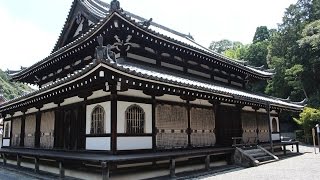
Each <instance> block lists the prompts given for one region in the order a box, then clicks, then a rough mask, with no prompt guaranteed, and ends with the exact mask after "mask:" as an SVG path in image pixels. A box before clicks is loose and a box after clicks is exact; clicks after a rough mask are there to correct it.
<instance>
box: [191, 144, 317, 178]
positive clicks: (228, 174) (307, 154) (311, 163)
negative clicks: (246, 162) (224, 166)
mask: <svg viewBox="0 0 320 180" xmlns="http://www.w3.org/2000/svg"><path fill="white" fill-rule="evenodd" d="M313 150H314V149H313V147H307V146H300V152H301V153H303V154H302V155H298V156H294V157H288V158H282V159H281V158H280V159H281V160H280V161H277V162H273V163H269V164H264V165H260V166H257V167H252V168H235V169H232V170H229V171H225V172H219V173H213V174H209V175H204V176H199V177H197V178H196V179H203V180H233V179H234V180H242V179H243V180H248V179H259V180H264V179H265V180H278V179H281V180H282V179H290V180H319V179H320V171H319V167H320V154H319V153H318V154H314V151H313Z"/></svg>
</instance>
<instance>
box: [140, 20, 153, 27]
mask: <svg viewBox="0 0 320 180" xmlns="http://www.w3.org/2000/svg"><path fill="white" fill-rule="evenodd" d="M152 20H153V19H152V18H150V19H149V20H145V21H142V22H141V24H142V26H144V27H147V28H148V27H149V26H150V25H151V22H152Z"/></svg>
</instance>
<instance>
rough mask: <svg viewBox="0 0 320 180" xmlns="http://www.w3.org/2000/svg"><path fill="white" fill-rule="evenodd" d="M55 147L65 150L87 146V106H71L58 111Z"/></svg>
mask: <svg viewBox="0 0 320 180" xmlns="http://www.w3.org/2000/svg"><path fill="white" fill-rule="evenodd" d="M57 113H58V117H60V118H58V119H56V121H57V122H56V129H55V132H57V133H56V134H55V138H56V141H55V147H57V148H62V149H65V150H77V149H84V148H85V108H84V107H83V106H70V107H68V108H63V109H62V110H60V111H58V112H57Z"/></svg>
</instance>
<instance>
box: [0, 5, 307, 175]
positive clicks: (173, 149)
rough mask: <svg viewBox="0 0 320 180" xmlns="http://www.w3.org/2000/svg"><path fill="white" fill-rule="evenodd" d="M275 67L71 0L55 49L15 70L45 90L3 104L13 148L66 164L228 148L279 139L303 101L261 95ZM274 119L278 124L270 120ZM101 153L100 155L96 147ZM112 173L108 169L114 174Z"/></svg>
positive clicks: (7, 149)
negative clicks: (259, 85) (285, 118)
mask: <svg viewBox="0 0 320 180" xmlns="http://www.w3.org/2000/svg"><path fill="white" fill-rule="evenodd" d="M272 75H273V73H272V72H270V71H269V70H261V69H256V68H254V67H251V66H248V65H246V62H243V61H239V60H234V59H230V58H227V57H225V56H223V55H221V54H217V53H215V52H212V51H211V50H208V49H207V48H205V47H203V46H201V45H199V44H198V43H196V42H195V41H194V39H193V38H192V37H191V36H190V35H186V34H183V33H180V32H177V31H174V30H172V29H170V28H168V27H164V26H162V25H160V24H157V23H155V22H153V21H152V19H149V20H147V19H144V18H142V17H140V16H137V15H135V14H132V13H130V12H127V11H124V10H122V9H121V8H120V3H119V2H118V1H116V0H113V1H112V2H111V4H110V5H109V4H106V3H104V2H102V1H98V0H74V2H73V4H72V7H71V10H70V13H69V15H68V17H67V21H66V23H65V26H64V27H63V29H62V32H61V35H60V37H59V39H58V41H57V44H56V45H55V47H54V49H53V51H52V53H51V54H50V55H49V56H48V57H46V58H45V59H43V60H41V61H39V62H37V63H35V64H34V65H32V66H31V67H28V68H26V69H23V70H21V71H20V72H18V73H15V74H14V75H13V76H12V79H13V80H15V81H20V82H25V83H31V84H35V85H38V86H39V87H40V88H39V89H38V90H36V91H34V92H31V93H29V94H26V95H24V96H21V97H18V98H16V99H14V100H10V101H8V102H5V103H3V104H2V105H1V106H0V113H1V114H2V115H3V117H4V135H3V144H2V147H3V149H2V150H1V151H0V152H1V153H2V156H3V157H4V159H6V157H7V155H16V156H17V162H20V157H21V156H28V157H30V156H31V157H33V158H34V159H35V164H36V167H35V169H36V171H38V169H39V167H38V165H37V164H38V163H37V162H38V161H39V158H49V159H54V160H57V161H58V162H59V167H60V169H61V176H63V168H62V167H63V159H72V160H74V159H76V160H79V161H83V162H85V161H99V162H100V164H101V166H102V167H103V168H105V169H108V167H109V165H110V163H113V162H118V161H124V160H126V161H130V162H131V161H149V160H158V159H170V160H171V161H170V165H171V171H170V172H171V175H174V167H175V157H180V156H185V157H190V156H193V155H197V156H205V157H206V158H205V159H206V164H207V165H206V167H208V163H209V161H210V155H216V154H228V155H230V154H231V151H230V150H233V149H234V148H233V146H232V143H233V139H232V138H233V137H241V138H242V139H243V141H244V142H245V143H271V146H272V143H273V141H279V140H280V132H279V131H280V128H279V116H278V115H279V112H280V111H282V110H286V111H301V109H302V108H303V104H300V103H294V102H288V101H285V100H281V99H279V98H274V97H269V96H264V95H257V94H255V93H254V92H249V91H248V90H246V83H247V82H248V81H258V80H268V79H270V78H272ZM271 125H272V126H271ZM92 152H94V153H92ZM108 174H109V173H108V170H106V171H105V172H104V176H105V177H108V176H109V175H108Z"/></svg>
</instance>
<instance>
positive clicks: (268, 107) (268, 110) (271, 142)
mask: <svg viewBox="0 0 320 180" xmlns="http://www.w3.org/2000/svg"><path fill="white" fill-rule="evenodd" d="M267 113H268V124H269V139H270V148H271V153H274V149H273V141H272V132H271V121H270V118H271V116H270V104H269V103H268V104H267Z"/></svg>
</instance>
